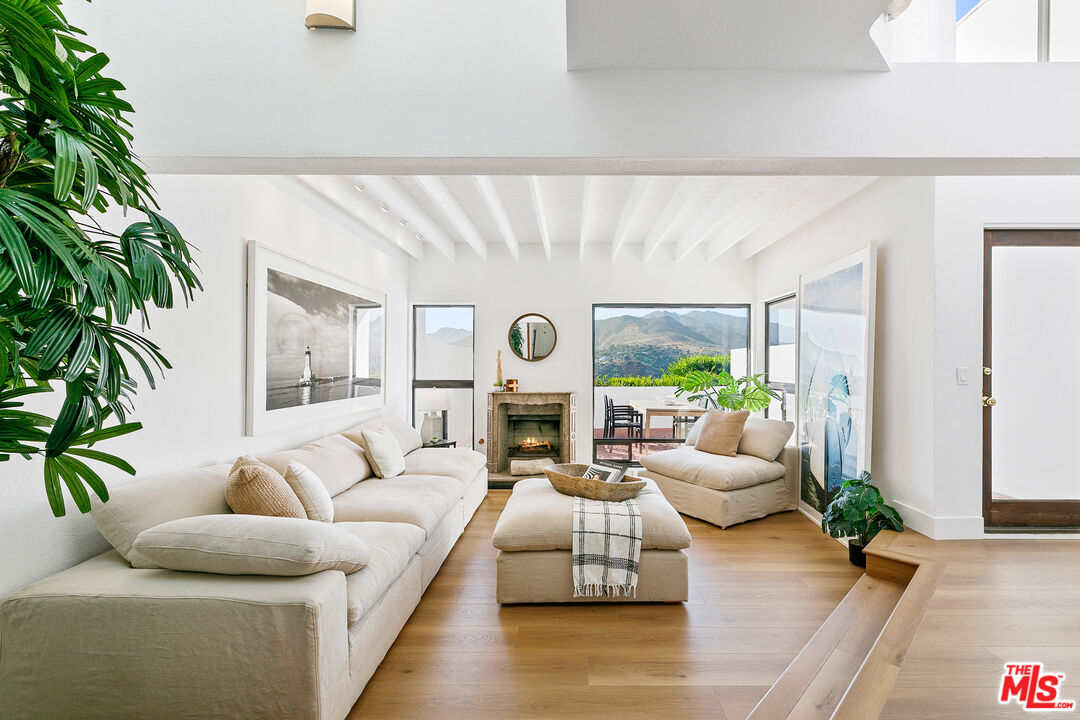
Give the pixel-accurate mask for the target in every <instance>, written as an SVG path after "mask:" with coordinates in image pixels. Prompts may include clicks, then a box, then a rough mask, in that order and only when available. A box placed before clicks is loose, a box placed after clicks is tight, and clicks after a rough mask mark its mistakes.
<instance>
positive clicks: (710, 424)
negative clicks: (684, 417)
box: [694, 410, 750, 457]
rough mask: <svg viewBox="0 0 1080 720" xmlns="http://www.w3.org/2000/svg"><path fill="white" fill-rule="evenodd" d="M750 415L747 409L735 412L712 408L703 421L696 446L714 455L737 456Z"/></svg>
mask: <svg viewBox="0 0 1080 720" xmlns="http://www.w3.org/2000/svg"><path fill="white" fill-rule="evenodd" d="M748 417H750V413H749V412H747V411H746V410H736V411H734V412H721V411H719V410H710V411H709V412H708V413H706V414H705V418H704V420H703V421H702V423H701V431H700V433H699V434H698V437H697V442H696V443H694V448H695V449H697V450H700V451H701V452H707V453H712V454H713V455H728V456H730V457H735V454H736V453H737V452H738V449H739V440H740V439H741V438H742V433H743V426H744V425H745V424H746V418H748Z"/></svg>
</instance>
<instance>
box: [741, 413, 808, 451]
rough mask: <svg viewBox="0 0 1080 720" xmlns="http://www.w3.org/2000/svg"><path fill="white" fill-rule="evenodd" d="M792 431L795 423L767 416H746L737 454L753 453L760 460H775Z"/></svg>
mask: <svg viewBox="0 0 1080 720" xmlns="http://www.w3.org/2000/svg"><path fill="white" fill-rule="evenodd" d="M793 432H795V423H791V422H784V421H783V420H769V419H768V418H758V417H752V418H747V419H746V425H745V426H744V427H743V434H742V437H741V438H740V439H739V454H740V455H753V456H754V457H759V458H761V459H762V460H770V461H771V460H775V459H776V458H778V457H780V453H781V452H782V451H783V449H784V446H785V445H787V441H788V440H790V439H791V434H792V433H793Z"/></svg>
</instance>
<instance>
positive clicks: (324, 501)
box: [285, 461, 334, 523]
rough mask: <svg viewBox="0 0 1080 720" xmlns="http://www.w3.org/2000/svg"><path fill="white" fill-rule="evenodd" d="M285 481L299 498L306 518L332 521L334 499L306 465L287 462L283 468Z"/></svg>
mask: <svg viewBox="0 0 1080 720" xmlns="http://www.w3.org/2000/svg"><path fill="white" fill-rule="evenodd" d="M285 482H287V483H289V487H291V488H292V489H293V492H294V493H296V497H298V498H300V504H301V505H303V506H304V512H306V513H307V517H308V520H318V521H319V522H328V523H332V522H334V501H333V500H331V499H330V492H329V491H328V490H327V489H326V486H325V485H323V482H322V480H320V479H319V476H318V475H316V474H315V473H314V472H312V470H311V469H310V468H308V466H307V465H303V464H301V463H298V462H296V461H293V462H291V463H289V466H288V467H287V468H285Z"/></svg>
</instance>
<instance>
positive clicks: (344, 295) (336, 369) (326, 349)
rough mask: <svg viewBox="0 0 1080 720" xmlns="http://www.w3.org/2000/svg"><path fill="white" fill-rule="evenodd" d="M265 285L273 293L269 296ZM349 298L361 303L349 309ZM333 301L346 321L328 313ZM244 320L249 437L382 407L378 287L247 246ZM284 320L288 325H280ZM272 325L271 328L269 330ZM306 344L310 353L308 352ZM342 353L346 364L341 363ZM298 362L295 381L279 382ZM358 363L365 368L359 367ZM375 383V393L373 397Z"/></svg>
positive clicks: (382, 305)
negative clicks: (322, 363) (322, 366)
mask: <svg viewBox="0 0 1080 720" xmlns="http://www.w3.org/2000/svg"><path fill="white" fill-rule="evenodd" d="M271 283H274V285H275V288H276V289H277V292H272V291H271V289H270V287H269V285H270V284H271ZM289 292H293V293H294V296H293V297H292V298H290V297H286V294H288V293H289ZM350 296H351V297H352V298H354V299H357V300H359V301H361V302H358V303H355V304H348V303H347V301H348V297H350ZM305 298H310V300H305ZM290 303H291V305H290ZM305 303H306V304H307V305H308V306H307V307H305ZM271 304H272V305H273V307H271ZM335 304H337V305H340V306H341V307H343V308H347V309H346V310H343V312H344V313H348V315H347V317H341V316H339V315H334V314H333V313H328V312H326V309H327V308H328V307H330V308H331V309H332V308H333V306H334V305H335ZM358 312H360V313H362V316H361V315H358V314H357V313H358ZM246 315H247V348H246V355H247V388H246V402H245V409H246V413H245V414H246V417H245V430H246V433H247V434H248V435H260V434H263V433H267V432H273V431H276V430H281V429H285V428H289V427H296V426H299V425H304V424H307V423H312V422H319V421H322V420H327V419H332V418H335V417H340V416H345V415H349V414H356V413H365V412H367V413H371V414H374V413H375V412H376V411H378V410H380V409H382V408H384V407H385V405H386V325H385V321H386V292H385V291H384V290H380V289H375V288H370V287H365V286H363V285H360V284H359V283H355V282H353V281H351V280H348V279H346V278H344V277H341V276H340V275H336V274H334V273H332V272H330V271H328V270H324V269H322V268H319V267H316V266H314V265H311V264H310V263H308V262H306V261H304V260H300V259H298V258H295V257H292V256H290V255H286V254H284V253H281V252H279V251H277V250H274V249H272V248H270V247H267V246H266V245H263V244H261V243H258V242H255V241H249V242H248V245H247V313H246ZM328 317H329V318H330V319H329V320H327V318H328ZM338 320H340V322H337V321H338ZM285 322H287V323H288V327H284V323H285ZM270 323H273V324H274V326H273V327H269V325H270ZM360 328H363V329H360ZM339 331H340V337H339V336H338V333H339ZM271 337H273V338H275V346H274V348H268V338H271ZM282 338H287V339H285V340H283V339H282ZM365 338H366V339H365ZM298 342H301V343H303V342H306V343H308V345H307V350H298V346H297V343H298ZM312 343H314V344H316V346H317V347H316V349H312V348H311V347H310V345H311V344H312ZM297 353H300V355H299V356H297ZM319 353H323V354H324V356H325V357H327V358H328V359H327V360H326V363H327V367H328V370H327V372H325V373H323V374H322V375H321V376H320V373H319V359H318V358H319ZM343 354H344V356H345V357H347V360H343V359H342V357H343ZM298 357H299V358H302V360H301V362H302V363H303V364H302V365H299V366H298V367H297V368H296V371H295V372H296V378H297V382H296V384H295V385H290V384H289V383H290V382H291V381H290V380H287V379H283V372H284V371H285V370H284V368H286V367H290V366H291V364H292V363H293V362H294V361H296V360H297V359H298ZM361 365H362V366H364V367H366V368H367V370H366V371H363V370H358V369H357V366H361ZM268 366H269V368H268ZM268 371H269V378H270V379H269V381H268ZM375 381H377V382H378V389H377V391H374V392H372V391H371V390H370V389H371V388H374V386H375V385H374V384H375ZM354 393H358V394H356V395H354ZM359 393H362V394H359Z"/></svg>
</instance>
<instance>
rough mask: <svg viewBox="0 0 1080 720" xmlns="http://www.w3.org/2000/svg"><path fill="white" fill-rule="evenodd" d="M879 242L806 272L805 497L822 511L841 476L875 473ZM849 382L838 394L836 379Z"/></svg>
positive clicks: (801, 325) (801, 419)
mask: <svg viewBox="0 0 1080 720" xmlns="http://www.w3.org/2000/svg"><path fill="white" fill-rule="evenodd" d="M876 295H877V247H876V246H875V245H873V244H871V245H869V246H868V247H865V248H863V249H861V250H858V251H856V252H853V253H850V254H848V255H845V256H844V257H841V258H839V259H837V260H835V261H833V262H831V263H829V264H828V265H825V266H823V267H820V268H817V269H816V270H813V271H812V272H809V273H804V274H802V275H800V276H799V291H798V294H797V297H798V312H797V313H796V318H797V320H796V322H797V332H796V338H797V340H796V342H797V347H796V357H797V358H798V360H797V363H796V369H797V372H796V386H797V388H796V402H797V403H798V426H797V433H798V435H797V438H798V447H799V455H800V482H799V499H800V501H801V502H802V503H805V505H806V506H807V507H809V508H810V509H812V510H813V511H815V512H816V513H821V512H822V511H823V510H824V509H825V505H826V504H827V503H828V501H829V499H831V497H832V496H833V495H834V494H835V492H836V490H837V488H838V487H839V483H840V481H842V480H843V479H848V478H850V477H857V476H858V475H859V474H860V473H862V472H864V471H867V472H869V471H870V466H871V449H872V447H873V444H872V443H873V412H874V402H873V401H874V320H875V310H876V309H875V300H876ZM840 376H842V377H843V383H844V384H845V385H846V388H843V387H841V388H838V389H837V390H836V392H832V390H831V388H832V387H833V378H836V377H840Z"/></svg>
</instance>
